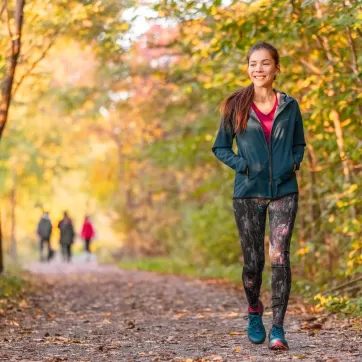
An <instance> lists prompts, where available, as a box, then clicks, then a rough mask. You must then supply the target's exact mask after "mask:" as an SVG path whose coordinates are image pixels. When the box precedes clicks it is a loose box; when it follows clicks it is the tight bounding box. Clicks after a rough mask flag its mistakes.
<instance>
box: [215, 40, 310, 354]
mask: <svg viewBox="0 0 362 362" xmlns="http://www.w3.org/2000/svg"><path fill="white" fill-rule="evenodd" d="M247 64H248V75H249V77H250V79H251V84H250V85H249V86H247V87H246V88H242V89H239V90H237V91H236V92H234V93H233V94H231V95H230V96H229V97H228V98H227V99H225V100H224V102H223V103H222V104H221V107H220V110H221V114H222V120H221V125H220V127H219V130H218V133H217V137H216V140H215V143H214V145H213V149H212V150H213V152H214V154H215V156H216V157H217V158H218V159H219V160H220V161H222V162H223V163H224V164H226V165H228V166H229V167H231V168H232V169H233V170H234V171H235V183H234V194H233V208H234V216H235V220H236V225H237V228H238V231H239V235H240V241H241V247H242V250H243V256H244V265H243V273H242V280H243V285H244V290H245V294H246V297H247V300H248V304H249V307H248V320H249V322H248V337H249V340H250V342H252V343H255V344H259V343H263V342H264V340H265V339H266V331H265V327H264V325H263V321H262V315H263V310H264V307H263V303H262V302H261V301H260V299H259V297H260V287H261V284H262V273H263V269H264V263H265V260H264V237H265V224H266V214H267V213H268V215H269V223H270V249H269V257H270V261H271V266H272V309H273V325H272V328H271V330H270V333H269V348H270V349H273V350H274V349H281V350H287V349H289V346H288V343H287V341H286V338H285V331H284V327H283V323H284V316H285V313H286V310H287V305H288V300H289V293H290V287H291V270H290V260H289V252H290V241H291V237H292V232H293V227H294V221H295V217H296V214H297V209H298V183H297V178H296V171H297V170H299V168H300V164H301V162H302V160H303V155H304V148H305V146H306V144H305V139H304V130H303V121H302V116H301V112H300V109H299V106H298V103H297V101H296V100H295V99H294V98H292V97H291V96H289V95H287V94H285V93H283V92H281V91H278V90H276V89H274V88H273V82H274V80H275V79H276V76H277V74H278V73H279V72H280V64H279V54H278V51H277V50H276V49H275V47H274V46H272V45H271V44H269V43H266V42H262V43H258V44H256V45H254V46H253V47H252V48H251V49H250V51H249V53H248V55H247ZM234 138H235V139H236V144H237V148H238V152H237V154H235V153H234V151H233V149H232V144H233V140H234Z"/></svg>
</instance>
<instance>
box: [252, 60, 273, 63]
mask: <svg viewBox="0 0 362 362" xmlns="http://www.w3.org/2000/svg"><path fill="white" fill-rule="evenodd" d="M266 60H267V61H270V60H271V59H263V60H262V62H264V61H266ZM249 63H256V60H250V62H249Z"/></svg>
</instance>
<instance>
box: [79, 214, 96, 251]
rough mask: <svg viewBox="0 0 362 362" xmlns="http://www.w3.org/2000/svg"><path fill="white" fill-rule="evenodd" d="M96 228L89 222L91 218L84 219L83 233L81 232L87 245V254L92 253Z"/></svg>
mask: <svg viewBox="0 0 362 362" xmlns="http://www.w3.org/2000/svg"><path fill="white" fill-rule="evenodd" d="M94 234H95V233H94V228H93V225H92V223H91V221H90V220H89V216H86V217H85V219H84V223H83V226H82V231H81V234H80V235H81V237H82V239H83V240H84V243H85V251H86V252H87V253H91V251H90V243H91V240H92V238H93V237H94Z"/></svg>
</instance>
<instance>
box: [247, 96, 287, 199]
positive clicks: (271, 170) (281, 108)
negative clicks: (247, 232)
mask: <svg viewBox="0 0 362 362" xmlns="http://www.w3.org/2000/svg"><path fill="white" fill-rule="evenodd" d="M289 102H290V101H286V102H284V103H283V104H282V105H281V106H280V107H279V108H277V110H276V112H275V114H274V118H273V124H272V129H271V131H270V138H269V146H268V142H267V140H266V137H265V133H264V130H263V127H262V125H261V122H260V120H259V118H258V117H254V116H253V115H251V117H252V118H254V119H255V120H256V121H257V122H258V124H259V126H260V128H261V131H262V133H263V135H264V140H265V145H266V148H267V149H268V154H269V183H270V192H271V197H273V165H272V146H271V144H272V135H273V129H274V124H275V120H276V118H277V117H278V116H279V114H280V113H281V112H282V111H283V110H284V108H285V107H286V105H287V104H288V103H289Z"/></svg>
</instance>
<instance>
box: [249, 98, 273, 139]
mask: <svg viewBox="0 0 362 362" xmlns="http://www.w3.org/2000/svg"><path fill="white" fill-rule="evenodd" d="M277 105H278V97H277V96H275V104H274V107H273V109H272V110H271V111H270V112H269V113H268V114H264V113H262V112H261V111H260V110H259V109H258V107H257V106H256V105H255V104H254V102H253V103H252V104H251V106H252V107H253V110H254V112H255V113H256V115H257V116H258V118H259V121H260V123H261V126H262V127H263V131H264V134H265V138H266V141H267V143H269V141H270V133H271V130H272V126H273V119H274V114H275V111H276V109H277Z"/></svg>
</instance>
